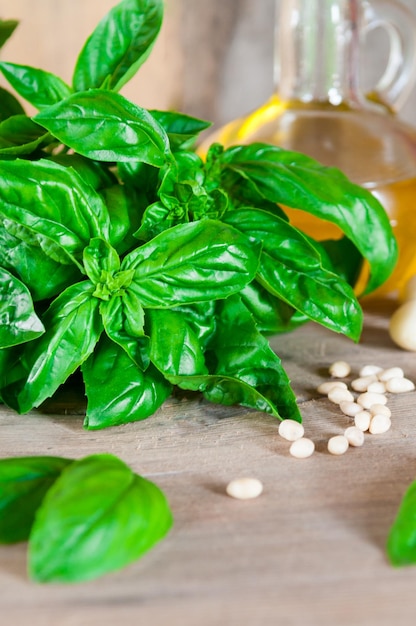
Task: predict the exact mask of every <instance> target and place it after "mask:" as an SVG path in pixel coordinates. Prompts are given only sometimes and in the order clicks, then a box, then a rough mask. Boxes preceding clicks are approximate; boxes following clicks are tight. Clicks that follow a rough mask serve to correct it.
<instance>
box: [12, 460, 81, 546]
mask: <svg viewBox="0 0 416 626" xmlns="http://www.w3.org/2000/svg"><path fill="white" fill-rule="evenodd" d="M71 462H72V461H70V460H68V459H63V458H59V457H51V456H37V457H16V458H12V459H1V460H0V542H1V543H16V542H18V541H26V540H27V539H29V535H30V530H31V528H32V525H33V521H34V519H35V514H36V511H37V509H38V508H39V506H40V504H41V502H42V500H43V498H44V497H45V495H46V493H47V491H48V489H49V488H50V487H51V486H52V485H53V483H54V482H55V480H56V479H57V478H58V476H59V475H60V474H61V472H62V470H63V469H64V468H65V467H67V466H68V465H69V464H70V463H71Z"/></svg>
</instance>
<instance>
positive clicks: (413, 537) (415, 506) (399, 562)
mask: <svg viewBox="0 0 416 626" xmlns="http://www.w3.org/2000/svg"><path fill="white" fill-rule="evenodd" d="M386 547H387V555H388V558H389V560H390V562H391V563H392V565H395V566H397V567H400V566H403V565H414V564H415V563H416V482H413V483H412V484H411V485H410V487H409V488H408V489H407V491H406V493H405V495H404V497H403V499H402V501H401V503H400V507H399V510H398V512H397V515H396V519H395V520H394V522H393V524H392V526H391V528H390V531H389V535H388V538H387V546H386Z"/></svg>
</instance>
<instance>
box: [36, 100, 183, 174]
mask: <svg viewBox="0 0 416 626" xmlns="http://www.w3.org/2000/svg"><path fill="white" fill-rule="evenodd" d="M33 119H34V120H35V122H37V123H38V124H40V125H41V126H44V128H46V129H47V130H49V131H50V132H51V133H52V134H53V135H54V136H55V137H56V138H57V139H59V141H61V142H62V143H64V144H65V145H67V146H69V147H70V148H72V149H73V150H75V151H76V152H78V153H79V154H82V155H83V156H86V157H88V158H90V159H97V160H98V161H116V162H117V161H130V160H133V161H134V160H136V161H143V162H145V163H148V164H150V165H154V166H155V167H161V166H162V165H163V164H164V163H165V162H166V160H169V158H171V156H170V148H169V139H168V137H167V135H166V133H165V131H164V130H163V128H162V126H160V125H159V124H158V123H157V122H156V120H155V118H154V117H153V116H152V115H151V114H150V113H149V112H148V111H147V110H146V109H142V108H140V107H138V106H137V105H135V104H133V103H132V102H130V101H129V100H127V99H126V98H124V97H123V96H121V95H119V94H117V93H112V92H111V91H106V90H101V89H91V90H89V91H83V92H80V93H75V94H73V95H72V96H70V97H69V98H67V99H66V100H63V101H62V102H60V103H58V104H55V105H52V106H50V107H48V108H46V109H43V110H42V111H41V112H40V113H38V114H37V115H35V117H34V118H33Z"/></svg>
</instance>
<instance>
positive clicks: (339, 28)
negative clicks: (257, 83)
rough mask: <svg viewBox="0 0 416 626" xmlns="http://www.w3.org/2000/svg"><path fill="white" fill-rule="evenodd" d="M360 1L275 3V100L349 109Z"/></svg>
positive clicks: (356, 96)
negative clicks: (346, 106)
mask: <svg viewBox="0 0 416 626" xmlns="http://www.w3.org/2000/svg"><path fill="white" fill-rule="evenodd" d="M360 4H361V2H360V0H278V11H277V24H276V35H275V40H276V44H275V83H276V87H277V93H278V96H279V98H281V99H282V100H286V101H293V100H296V101H299V102H303V103H312V102H320V103H323V102H326V103H328V104H331V105H334V106H339V105H341V104H349V105H351V106H354V104H357V103H358V102H361V100H362V99H361V97H360V93H359V88H358V53H359V46H360V33H359V26H360V15H361V7H360Z"/></svg>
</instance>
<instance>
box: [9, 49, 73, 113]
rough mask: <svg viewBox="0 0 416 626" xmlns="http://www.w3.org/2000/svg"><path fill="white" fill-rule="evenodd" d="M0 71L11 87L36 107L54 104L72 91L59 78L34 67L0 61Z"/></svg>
mask: <svg viewBox="0 0 416 626" xmlns="http://www.w3.org/2000/svg"><path fill="white" fill-rule="evenodd" d="M0 72H2V73H3V76H4V77H5V78H6V79H7V80H8V81H9V83H10V85H11V86H12V87H13V89H15V91H17V93H18V94H19V95H20V96H22V98H24V99H25V100H27V101H28V102H30V104H32V105H33V106H34V107H36V108H37V109H42V108H43V107H46V106H49V105H51V104H55V103H56V102H59V101H60V100H63V99H64V98H67V97H68V96H69V95H71V93H72V90H71V88H70V87H69V86H68V85H67V84H66V83H65V82H64V81H63V80H62V79H61V78H59V77H58V76H55V74H51V73H50V72H45V71H44V70H41V69H38V68H35V67H29V66H28V65H18V64H17V63H6V62H5V61H0Z"/></svg>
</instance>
